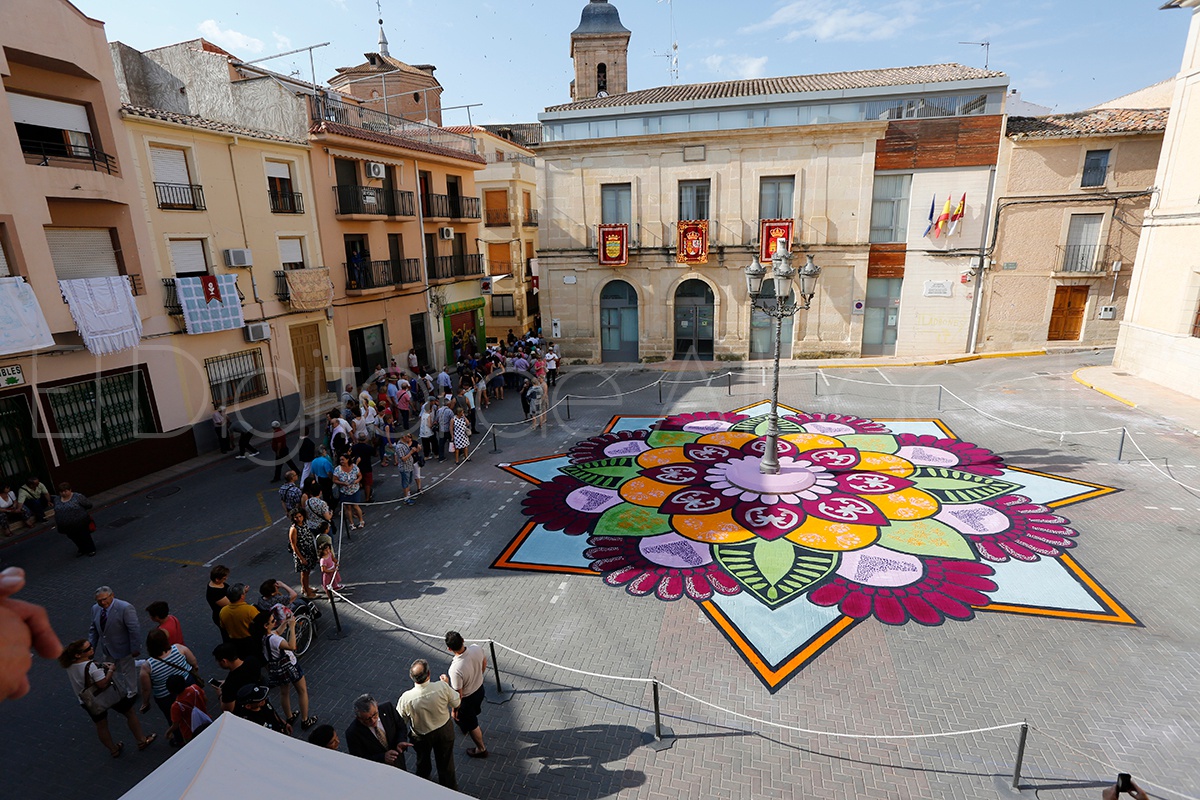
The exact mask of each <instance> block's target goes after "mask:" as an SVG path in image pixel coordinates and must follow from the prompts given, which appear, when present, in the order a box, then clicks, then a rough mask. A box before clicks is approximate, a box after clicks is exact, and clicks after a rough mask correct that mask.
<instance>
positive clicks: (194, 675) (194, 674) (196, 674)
mask: <svg viewBox="0 0 1200 800" xmlns="http://www.w3.org/2000/svg"><path fill="white" fill-rule="evenodd" d="M150 658H152V659H154V660H155V661H157V662H158V663H160V664H166V665H167V666H168V667H170V668H171V669H173V670H175V671H176V672H178V673H180V674H181V675H187V676H188V677H189V678H190V679H191V681H192V683H194V684H196V685H197V686H203V685H204V679H203V678H201V677H200V670H199V669H197V668H195V667H193V666H192V665H191V664H188V668H187V669H184V668H183V667H181V666H179V665H178V664H172V663H171V662H170V661H163V660H162V659H161V658H158V657H156V656H150Z"/></svg>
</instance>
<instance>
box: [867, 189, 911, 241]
mask: <svg viewBox="0 0 1200 800" xmlns="http://www.w3.org/2000/svg"><path fill="white" fill-rule="evenodd" d="M911 189H912V175H876V176H875V189H874V192H873V194H872V195H871V242H872V243H876V242H905V241H908V196H909V194H910V192H911Z"/></svg>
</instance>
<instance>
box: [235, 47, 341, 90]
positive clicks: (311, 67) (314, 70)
mask: <svg viewBox="0 0 1200 800" xmlns="http://www.w3.org/2000/svg"><path fill="white" fill-rule="evenodd" d="M328 46H329V42H321V43H320V44H310V45H309V46H308V47H297V48H296V49H295V50H285V51H284V52H282V53H276V54H275V55H273V56H263V57H262V58H256V59H254V60H253V61H243V62H242V63H243V64H258V63H260V62H262V61H270V60H271V59H273V58H279V57H280V56H290V55H292V54H293V53H303V52H305V51H306V50H307V51H308V68H309V70H311V72H312V85H313V86H316V85H317V68H316V67H315V66H314V65H313V54H312V51H313V50H316V49H317V48H318V47H328Z"/></svg>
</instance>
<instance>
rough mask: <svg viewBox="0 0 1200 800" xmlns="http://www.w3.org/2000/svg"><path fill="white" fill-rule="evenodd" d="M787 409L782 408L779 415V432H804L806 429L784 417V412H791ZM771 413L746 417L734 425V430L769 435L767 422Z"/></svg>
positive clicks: (756, 434) (781, 433)
mask: <svg viewBox="0 0 1200 800" xmlns="http://www.w3.org/2000/svg"><path fill="white" fill-rule="evenodd" d="M790 413H791V412H790V411H787V410H786V409H780V417H779V434H780V436H782V435H783V434H785V433H804V429H803V428H801V427H800V426H799V425H797V424H796V423H794V422H792V421H791V420H790V419H784V418H783V415H784V414H790ZM770 417H771V415H770V414H760V415H759V416H757V417H751V418H750V419H744V420H742V421H741V422H739V423H738V424H737V425H734V426H733V430H735V431H738V432H739V433H753V434H754V435H755V436H766V435H767V423H768V421H769V420H770Z"/></svg>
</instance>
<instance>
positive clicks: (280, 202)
mask: <svg viewBox="0 0 1200 800" xmlns="http://www.w3.org/2000/svg"><path fill="white" fill-rule="evenodd" d="M267 195H268V196H269V197H270V199H271V213H272V214H303V213H304V195H302V194H300V192H276V191H270V190H268V192H267Z"/></svg>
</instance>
